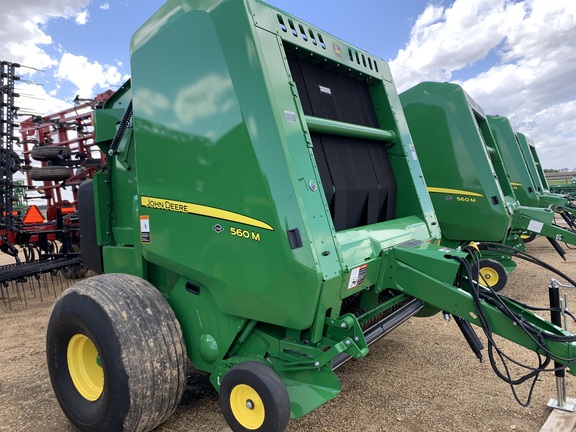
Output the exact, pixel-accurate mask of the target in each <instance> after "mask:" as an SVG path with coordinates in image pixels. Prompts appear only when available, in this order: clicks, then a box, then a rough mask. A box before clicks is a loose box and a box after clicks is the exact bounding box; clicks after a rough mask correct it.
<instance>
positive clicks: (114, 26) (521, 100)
mask: <svg viewBox="0 0 576 432" xmlns="http://www.w3.org/2000/svg"><path fill="white" fill-rule="evenodd" d="M163 3H164V1H163V0H148V1H142V0H141V1H138V0H26V1H9V0H0V19H2V22H5V23H6V22H12V23H14V24H13V25H10V26H3V27H2V28H0V59H2V60H8V61H15V62H20V63H22V64H24V65H29V66H33V67H36V68H41V69H43V70H44V71H45V72H38V73H34V74H33V75H30V76H27V75H25V76H24V78H26V79H32V80H34V81H36V82H38V83H39V84H41V85H35V86H31V85H26V84H24V83H22V84H21V92H22V93H23V94H33V95H35V97H38V98H39V99H28V100H24V101H22V103H21V105H22V106H25V107H26V108H30V109H31V110H33V111H35V112H37V113H39V114H46V113H49V112H54V111H57V110H59V109H63V108H64V107H67V106H69V105H70V104H71V101H72V100H73V98H74V96H75V95H76V94H79V95H80V96H81V97H85V98H88V97H92V96H94V95H95V94H97V93H100V92H102V91H104V90H106V89H108V88H117V87H118V86H119V85H120V84H121V83H122V82H123V81H124V80H125V79H126V78H127V77H129V75H130V66H129V58H128V49H129V42H130V38H131V36H132V34H133V33H134V32H135V31H136V30H137V29H138V27H139V26H140V25H141V24H142V23H143V22H144V21H145V20H146V19H147V18H148V17H150V16H151V15H152V14H153V13H154V11H155V10H157V9H158V8H159V7H160V6H161V5H162V4H163ZM271 3H272V4H274V5H275V6H278V7H279V8H281V9H284V10H285V11H287V12H289V13H291V14H293V15H295V16H297V17H299V18H301V19H303V20H305V21H308V22H310V23H312V24H314V25H315V26H317V27H319V28H321V29H323V30H325V31H327V32H329V33H332V34H334V35H336V36H338V37H340V38H342V39H344V40H346V41H348V42H350V43H352V44H354V45H357V46H358V47H360V48H362V49H364V50H366V51H368V52H370V53H372V54H373V55H375V56H377V57H380V58H382V59H384V60H386V61H388V62H389V63H390V66H391V69H392V72H393V75H394V79H395V82H396V85H397V87H398V89H399V91H403V90H405V89H407V88H410V87H411V86H413V85H415V84H417V83H418V82H421V81H424V80H431V81H454V82H457V83H459V84H461V85H462V86H463V87H464V88H465V89H466V90H467V91H468V93H470V95H471V96H472V97H473V98H474V99H475V100H476V101H477V102H478V103H479V104H480V105H481V106H482V107H483V108H484V110H485V111H486V112H487V113H489V114H499V115H505V116H507V117H509V118H510V120H511V122H512V124H513V126H514V127H515V129H517V130H519V131H522V132H525V133H526V134H527V135H529V136H530V137H531V138H532V139H533V140H534V141H535V143H536V145H537V147H538V149H539V154H540V157H541V159H542V160H543V164H544V165H545V166H546V167H549V168H576V154H575V152H574V143H575V140H576V79H574V77H576V50H575V49H574V41H576V1H575V0H553V1H551V0H474V1H471V0H450V1H448V0H446V1H441V0H412V1H400V2H388V1H386V2H383V1H381V0H380V1H379V0H363V1H360V2H356V3H354V6H351V4H352V3H351V2H349V1H344V0H332V1H330V0H316V1H288V0H272V1H271ZM8 6H9V7H8ZM21 72H22V73H26V72H32V71H30V70H26V69H22V70H21Z"/></svg>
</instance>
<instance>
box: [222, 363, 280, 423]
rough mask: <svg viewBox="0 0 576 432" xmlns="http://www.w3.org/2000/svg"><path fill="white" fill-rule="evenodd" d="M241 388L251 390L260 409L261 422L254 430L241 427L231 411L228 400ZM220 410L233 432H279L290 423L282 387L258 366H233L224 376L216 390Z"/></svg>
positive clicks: (242, 364)
mask: <svg viewBox="0 0 576 432" xmlns="http://www.w3.org/2000/svg"><path fill="white" fill-rule="evenodd" d="M241 384H244V385H247V386H249V387H251V388H252V389H253V390H254V391H255V392H256V393H257V394H258V396H259V397H260V398H261V400H262V403H263V405H264V412H265V414H264V422H263V423H262V425H261V426H260V427H257V428H256V429H253V428H252V429H247V428H246V427H244V426H243V425H242V424H241V423H240V422H239V421H238V419H237V418H236V416H235V415H234V413H233V411H232V407H231V401H230V396H231V394H232V391H233V390H234V388H235V387H236V386H238V385H241ZM220 409H221V410H222V414H223V415H224V419H225V420H226V422H227V423H228V426H230V428H231V429H232V431H234V432H282V431H284V430H285V429H286V426H287V425H288V420H290V398H289V397H288V391H287V390H286V387H285V386H284V384H283V383H282V381H281V380H280V378H279V377H278V375H277V374H276V372H274V371H273V370H272V369H271V368H269V367H267V366H265V365H263V364H262V363H258V362H245V363H240V364H237V365H236V366H234V367H233V368H232V369H230V371H229V372H228V373H226V375H224V379H223V380H222V385H221V386H220Z"/></svg>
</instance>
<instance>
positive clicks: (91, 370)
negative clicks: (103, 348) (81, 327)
mask: <svg viewBox="0 0 576 432" xmlns="http://www.w3.org/2000/svg"><path fill="white" fill-rule="evenodd" d="M67 358H68V371H69V372H70V377H71V378H72V383H73V384H74V387H76V390H78V393H80V394H81V395H82V396H83V397H84V398H86V399H87V400H89V401H95V400H97V399H98V398H99V397H100V395H101V394H102V392H103V391H104V370H103V369H102V366H101V365H100V363H99V362H100V359H99V356H98V350H97V349H96V347H95V346H94V344H93V343H92V341H91V340H90V339H89V338H88V337H86V336H84V335H83V334H76V335H74V336H72V338H71V339H70V342H68V352H67Z"/></svg>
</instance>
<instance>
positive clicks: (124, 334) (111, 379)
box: [46, 274, 186, 431]
mask: <svg viewBox="0 0 576 432" xmlns="http://www.w3.org/2000/svg"><path fill="white" fill-rule="evenodd" d="M75 335H84V336H86V337H87V338H88V339H89V340H90V341H91V342H92V343H93V345H94V346H95V348H96V350H97V351H98V355H99V363H100V364H101V367H102V369H103V377H104V380H103V385H102V393H101V394H100V395H99V397H98V398H97V399H96V400H94V401H90V400H88V398H86V397H84V396H82V395H81V394H80V392H79V391H78V389H77V387H76V386H75V385H74V382H73V381H72V378H71V375H70V371H69V366H68V358H67V350H68V345H69V343H70V340H71V339H72V337H73V336H75ZM46 356H47V361H48V372H49V374H50V380H51V382H52V387H53V389H54V393H55V394H56V399H57V400H58V403H59V404H60V407H61V408H62V410H63V411H64V414H65V415H66V416H67V417H68V419H69V420H70V421H71V422H72V423H73V424H74V426H76V428H78V429H79V430H81V431H150V430H152V429H154V428H155V427H156V426H158V425H159V424H161V423H162V422H164V421H165V420H166V419H167V418H168V417H169V416H170V415H171V414H172V413H173V412H174V410H175V409H176V407H177V406H178V404H179V402H180V399H181V397H182V393H183V391H184V387H185V384H186V372H185V367H186V349H185V346H184V341H183V338H182V332H181V329H180V325H179V323H178V321H177V319H176V316H175V315H174V312H173V311H172V309H171V308H170V306H169V305H168V302H167V301H166V300H165V298H164V296H163V295H162V294H161V293H160V292H159V291H158V290H157V289H156V288H154V286H152V285H151V284H150V283H149V282H147V281H145V280H143V279H140V278H138V277H135V276H131V275H126V274H105V275H98V276H94V277H92V278H89V279H85V280H83V281H80V282H77V283H76V284H75V285H73V286H72V287H70V288H69V289H67V290H66V291H64V293H63V294H61V295H60V296H59V297H58V298H57V299H56V302H55V304H54V306H53V308H52V313H51V316H50V320H49V322H48V328H47V336H46Z"/></svg>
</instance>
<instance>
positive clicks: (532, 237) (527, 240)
mask: <svg viewBox="0 0 576 432" xmlns="http://www.w3.org/2000/svg"><path fill="white" fill-rule="evenodd" d="M536 237H538V234H536V233H529V235H528V233H526V235H524V234H523V235H521V236H520V239H522V241H523V242H524V243H530V242H531V241H534V240H536Z"/></svg>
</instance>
